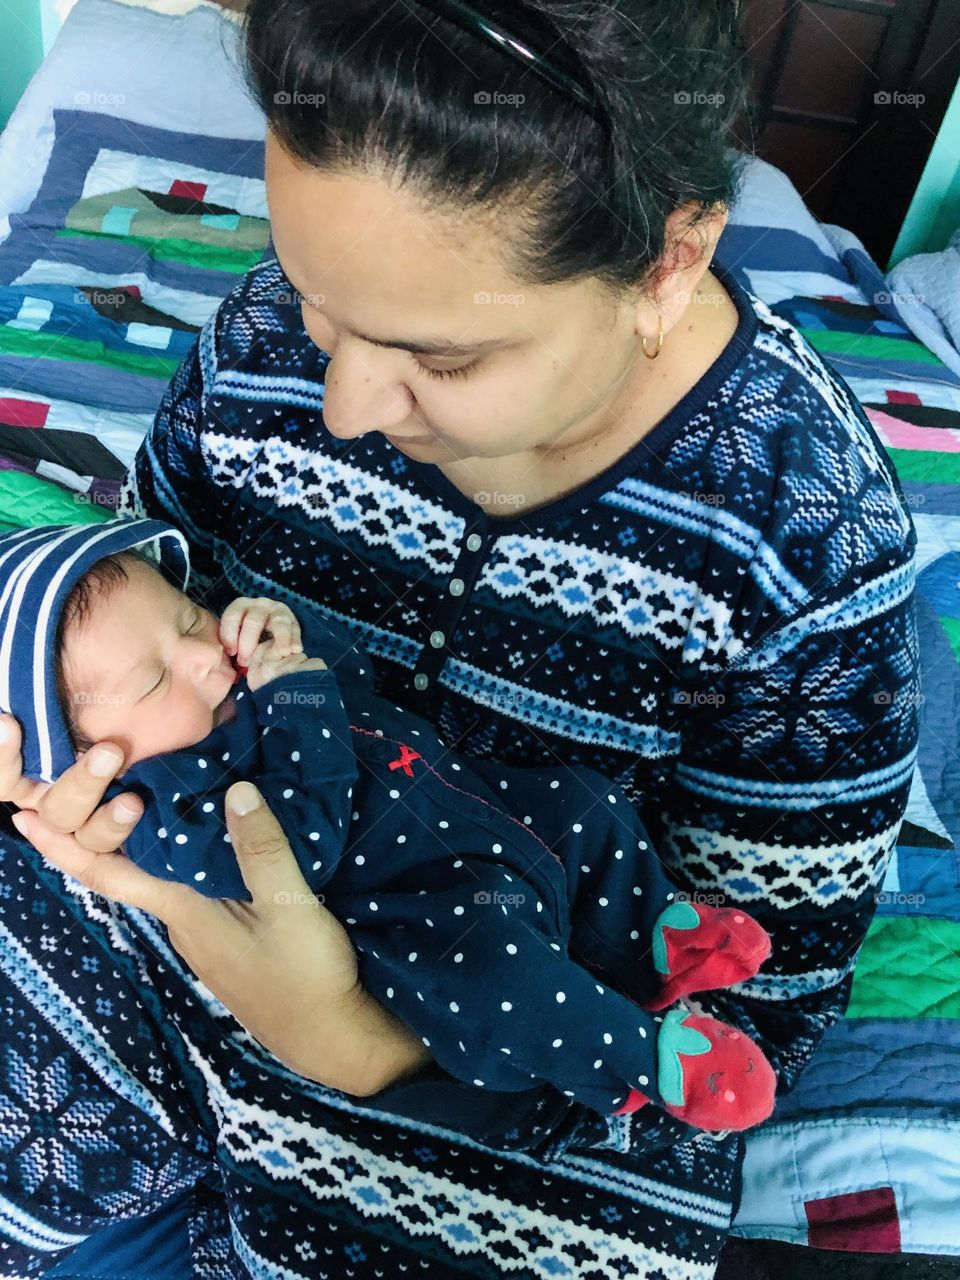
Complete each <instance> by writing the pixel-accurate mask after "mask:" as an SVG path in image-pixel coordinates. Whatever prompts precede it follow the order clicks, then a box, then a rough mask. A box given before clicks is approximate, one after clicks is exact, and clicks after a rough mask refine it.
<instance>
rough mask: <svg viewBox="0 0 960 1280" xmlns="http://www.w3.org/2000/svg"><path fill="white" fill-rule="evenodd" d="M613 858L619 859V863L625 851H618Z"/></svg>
mask: <svg viewBox="0 0 960 1280" xmlns="http://www.w3.org/2000/svg"><path fill="white" fill-rule="evenodd" d="M613 856H614V857H615V858H616V859H617V861H618V862H619V861H620V859H621V858H622V857H623V850H622V849H618V850H617V851H616V853H614V855H613Z"/></svg>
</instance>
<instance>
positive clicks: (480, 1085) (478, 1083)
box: [473, 1080, 483, 1089]
mask: <svg viewBox="0 0 960 1280" xmlns="http://www.w3.org/2000/svg"><path fill="white" fill-rule="evenodd" d="M473 1083H474V1084H475V1085H477V1086H478V1087H479V1088H481V1089H482V1088H483V1081H482V1080H474V1082H473Z"/></svg>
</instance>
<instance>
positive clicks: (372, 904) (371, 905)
mask: <svg viewBox="0 0 960 1280" xmlns="http://www.w3.org/2000/svg"><path fill="white" fill-rule="evenodd" d="M370 910H371V911H379V910H380V908H379V907H378V906H377V904H376V903H375V902H371V903H370Z"/></svg>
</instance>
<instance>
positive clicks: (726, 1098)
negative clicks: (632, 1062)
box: [614, 1007, 777, 1132]
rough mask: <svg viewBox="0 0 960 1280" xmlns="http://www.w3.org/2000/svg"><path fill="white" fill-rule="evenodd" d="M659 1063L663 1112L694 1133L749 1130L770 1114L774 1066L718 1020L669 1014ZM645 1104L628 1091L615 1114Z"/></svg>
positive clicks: (686, 1013) (747, 1039)
mask: <svg viewBox="0 0 960 1280" xmlns="http://www.w3.org/2000/svg"><path fill="white" fill-rule="evenodd" d="M657 1063H658V1070H657V1086H658V1088H659V1090H660V1096H661V1099H662V1103H661V1105H662V1106H663V1109H664V1110H665V1111H668V1112H669V1113H670V1115H672V1116H676V1118H677V1119H678V1120H683V1121H684V1123H686V1124H689V1125H693V1127H694V1128H696V1129H707V1130H711V1131H713V1132H722V1131H724V1130H728V1129H736V1130H739V1129H750V1128H752V1127H753V1125H755V1124H760V1123H761V1121H763V1120H766V1119H767V1117H768V1116H769V1115H770V1114H771V1112H772V1111H773V1107H774V1102H775V1097H776V1087H777V1077H776V1073H775V1072H774V1070H773V1067H771V1065H770V1063H769V1062H768V1061H767V1058H766V1056H765V1055H764V1053H763V1051H762V1050H761V1049H760V1048H759V1047H758V1046H757V1045H756V1044H755V1043H754V1041H752V1040H751V1039H750V1037H749V1036H746V1035H744V1033H743V1032H742V1031H737V1030H736V1028H735V1027H731V1026H728V1025H727V1024H726V1023H725V1022H718V1021H717V1019H716V1018H710V1017H708V1016H707V1015H706V1014H698V1013H691V1012H690V1010H689V1009H684V1008H683V1007H681V1008H678V1009H671V1010H670V1011H669V1012H668V1013H667V1014H666V1016H665V1017H664V1019H663V1025H662V1026H661V1028H660V1034H659V1036H658V1038H657ZM647 1102H649V1098H647V1097H646V1096H645V1095H644V1094H642V1093H640V1092H639V1090H636V1089H632V1090H631V1091H630V1094H629V1095H628V1097H627V1101H626V1103H625V1104H624V1105H623V1106H622V1107H621V1108H620V1109H619V1111H616V1112H614V1114H615V1115H625V1114H628V1113H630V1112H632V1111H636V1110H637V1109H638V1108H639V1107H641V1106H643V1105H644V1104H645V1103H647Z"/></svg>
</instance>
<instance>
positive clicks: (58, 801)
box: [34, 742, 143, 852]
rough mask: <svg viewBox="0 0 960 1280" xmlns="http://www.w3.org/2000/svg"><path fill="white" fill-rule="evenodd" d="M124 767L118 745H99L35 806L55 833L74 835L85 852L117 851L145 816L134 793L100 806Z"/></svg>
mask: <svg viewBox="0 0 960 1280" xmlns="http://www.w3.org/2000/svg"><path fill="white" fill-rule="evenodd" d="M122 766H123V752H122V751H121V750H120V748H119V747H118V746H116V745H115V744H114V743H112V742H99V743H97V744H96V746H93V747H91V748H90V750H89V751H87V752H85V753H84V755H83V756H82V757H81V758H80V759H79V760H78V761H77V762H76V764H73V765H71V766H70V768H69V769H67V770H66V772H65V773H63V774H61V775H60V777H59V778H58V779H57V780H56V782H54V783H52V784H51V786H49V787H48V788H47V790H46V791H45V792H44V793H43V795H42V796H41V797H40V801H39V803H38V804H37V805H35V806H34V807H35V808H36V811H37V813H38V814H39V815H40V817H41V818H42V819H43V821H44V823H46V825H47V826H48V827H50V828H51V829H52V830H53V831H59V832H61V833H62V834H65V835H75V836H76V838H77V840H78V842H79V843H80V844H81V845H82V846H83V847H84V848H86V849H90V850H93V851H96V852H109V851H110V850H112V849H118V848H119V847H120V845H122V844H123V842H124V840H126V838H127V836H128V835H129V834H130V832H131V830H132V829H133V827H134V826H135V825H136V823H137V821H138V820H139V818H140V817H141V815H142V814H143V801H142V800H141V799H140V798H139V797H138V796H136V795H134V794H133V793H130V794H128V795H125V796H117V797H116V799H114V800H112V801H111V802H110V804H108V805H102V806H101V805H100V802H101V800H102V799H103V793H104V791H106V789H107V787H108V786H109V785H110V783H111V782H112V780H113V778H114V776H115V774H116V773H117V772H118V771H119V770H120V768H121V767H122ZM98 806H100V807H98Z"/></svg>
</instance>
